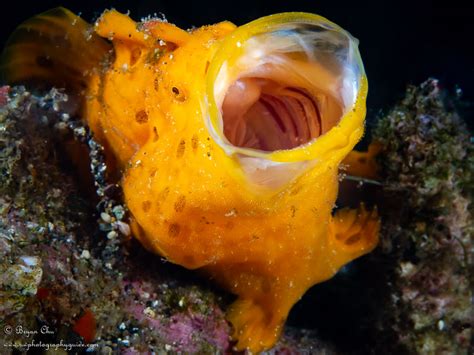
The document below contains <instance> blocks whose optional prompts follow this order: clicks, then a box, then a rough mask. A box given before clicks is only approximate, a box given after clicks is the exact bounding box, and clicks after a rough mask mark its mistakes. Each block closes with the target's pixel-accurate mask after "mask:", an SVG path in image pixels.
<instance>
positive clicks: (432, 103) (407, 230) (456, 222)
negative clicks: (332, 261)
mask: <svg viewBox="0 0 474 355" xmlns="http://www.w3.org/2000/svg"><path fill="white" fill-rule="evenodd" d="M457 101H458V99H457V98H456V97H450V96H449V95H447V93H446V92H445V91H443V90H442V89H441V88H440V85H439V83H438V81H437V80H435V79H429V80H427V81H426V82H424V83H423V84H421V85H420V86H419V87H416V86H410V87H409V88H408V90H407V93H406V96H405V98H404V99H403V100H402V101H401V103H400V104H398V105H397V106H396V107H394V108H393V109H392V110H391V111H390V112H389V113H388V114H387V115H385V116H384V117H383V118H382V119H381V120H380V121H378V123H377V126H376V128H375V130H374V131H373V137H374V138H373V139H374V140H376V141H378V142H379V143H381V145H382V147H383V149H382V152H381V153H380V155H379V159H378V165H379V167H380V176H381V181H382V182H383V185H384V187H383V196H382V198H383V200H382V201H381V202H380V205H382V206H386V207H384V208H381V209H380V211H381V213H382V218H383V224H382V226H383V227H382V233H381V244H380V246H379V249H378V253H379V255H380V254H381V255H385V256H386V257H387V258H388V261H387V262H389V263H391V265H390V268H392V270H391V271H393V274H391V278H390V280H388V281H389V282H390V288H391V293H390V301H391V302H392V304H391V307H390V306H387V311H388V310H390V312H391V313H390V314H387V318H385V321H384V322H383V323H382V324H384V326H385V327H387V324H390V327H391V328H392V329H391V331H392V332H393V333H394V338H395V339H396V341H397V342H398V343H399V344H400V345H403V347H404V348H405V349H406V350H407V351H408V352H409V353H417V354H464V353H466V354H467V353H468V347H469V345H470V342H471V336H472V334H471V331H472V308H471V297H472V240H473V232H474V224H473V211H474V206H473V205H472V197H473V196H474V195H473V192H474V179H473V178H474V176H473V173H474V154H473V153H474V148H473V145H472V138H471V136H470V133H469V130H468V129H467V126H466V124H465V123H464V122H463V121H462V119H461V118H460V117H459V115H458V113H457V112H456V105H457ZM388 320H390V323H387V321H388ZM385 331H389V330H388V329H385Z"/></svg>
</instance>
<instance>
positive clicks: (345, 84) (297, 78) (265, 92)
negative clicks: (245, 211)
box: [214, 18, 363, 154]
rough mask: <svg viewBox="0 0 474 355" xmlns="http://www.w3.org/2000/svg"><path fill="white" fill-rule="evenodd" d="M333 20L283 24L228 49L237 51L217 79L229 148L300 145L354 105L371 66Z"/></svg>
mask: <svg viewBox="0 0 474 355" xmlns="http://www.w3.org/2000/svg"><path fill="white" fill-rule="evenodd" d="M325 21H327V20H324V19H322V18H318V19H317V21H315V22H312V23H305V22H298V21H295V22H291V21H290V22H281V23H275V24H273V25H272V26H266V27H262V31H261V32H260V31H259V30H256V32H255V33H254V34H250V35H249V37H246V38H245V39H242V40H237V39H236V40H234V41H235V43H233V44H234V46H233V47H230V48H231V49H230V50H228V51H230V52H232V51H234V52H235V53H236V54H235V57H234V59H230V60H228V61H227V60H224V62H223V63H222V66H221V67H220V70H219V71H218V74H217V76H216V77H215V81H214V97H215V102H216V104H217V107H218V112H219V120H218V122H219V124H218V126H219V128H218V129H219V131H220V132H217V134H218V135H219V136H220V139H221V141H222V142H223V143H224V144H226V145H227V146H228V147H229V149H231V147H234V148H237V149H239V152H241V153H242V154H245V151H243V150H242V149H249V150H254V151H260V152H262V153H272V152H275V151H284V150H291V149H294V148H298V147H300V146H303V145H305V144H308V143H310V142H312V141H314V140H315V139H317V138H318V137H320V136H322V135H324V134H325V133H326V132H328V131H329V130H331V129H332V128H333V127H334V126H336V125H337V124H338V123H339V122H340V120H341V118H342V117H343V115H344V114H345V112H347V111H348V110H349V109H351V108H352V106H353V105H354V102H355V98H356V95H357V91H358V78H359V77H360V75H361V72H363V67H362V65H361V63H360V62H359V60H358V59H357V58H359V55H358V52H357V43H356V40H354V39H353V38H352V37H351V36H350V35H349V34H348V33H347V32H345V31H344V30H342V29H340V28H337V27H335V25H333V24H331V23H329V22H325ZM257 25H258V24H255V25H254V26H255V27H258V26H257ZM223 52H225V50H223ZM228 58H232V54H229V57H228Z"/></svg>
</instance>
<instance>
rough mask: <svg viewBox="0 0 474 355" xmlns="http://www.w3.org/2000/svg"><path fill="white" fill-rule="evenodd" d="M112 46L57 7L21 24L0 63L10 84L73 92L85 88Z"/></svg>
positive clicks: (71, 15)
mask: <svg viewBox="0 0 474 355" xmlns="http://www.w3.org/2000/svg"><path fill="white" fill-rule="evenodd" d="M111 54H112V46H111V45H110V44H109V43H108V42H107V40H105V39H104V38H101V37H100V36H98V35H97V34H96V33H95V32H94V30H93V27H92V26H91V25H90V24H88V23H87V22H85V21H84V20H83V19H81V18H80V17H79V16H76V15H75V14H73V13H72V12H71V11H69V10H67V9H65V8H62V7H57V8H54V9H51V10H49V11H46V12H44V13H41V14H39V15H37V16H34V17H32V18H30V19H28V20H26V21H25V22H23V23H22V24H21V25H20V26H19V27H18V28H17V29H16V30H15V31H14V32H13V34H12V35H11V36H10V38H9V39H8V41H7V44H6V46H5V49H4V51H3V53H2V56H1V59H0V71H1V73H2V79H4V81H6V82H7V83H9V84H20V83H35V84H37V85H38V84H39V85H54V86H56V87H64V88H66V89H69V90H73V91H76V92H77V91H82V89H84V88H86V87H87V76H88V74H90V73H91V72H93V71H94V70H100V69H101V66H102V65H103V64H105V63H106V62H107V58H108V57H109V56H110V55H111Z"/></svg>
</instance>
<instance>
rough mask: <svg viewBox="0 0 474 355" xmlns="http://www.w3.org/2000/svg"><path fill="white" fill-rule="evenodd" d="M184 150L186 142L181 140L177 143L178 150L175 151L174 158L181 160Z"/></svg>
mask: <svg viewBox="0 0 474 355" xmlns="http://www.w3.org/2000/svg"><path fill="white" fill-rule="evenodd" d="M185 148H186V142H185V141H184V139H182V140H181V141H180V142H179V145H178V149H177V150H176V158H181V157H182V156H183V155H184V150H185Z"/></svg>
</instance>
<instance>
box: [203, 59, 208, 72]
mask: <svg viewBox="0 0 474 355" xmlns="http://www.w3.org/2000/svg"><path fill="white" fill-rule="evenodd" d="M208 69H209V61H207V62H206V68H205V69H204V73H207V70H208Z"/></svg>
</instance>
